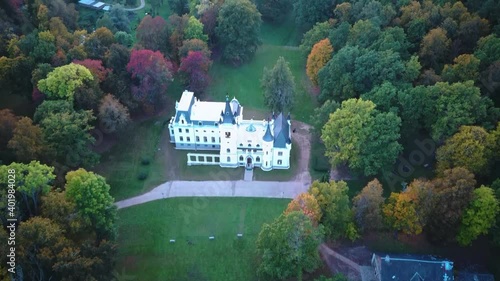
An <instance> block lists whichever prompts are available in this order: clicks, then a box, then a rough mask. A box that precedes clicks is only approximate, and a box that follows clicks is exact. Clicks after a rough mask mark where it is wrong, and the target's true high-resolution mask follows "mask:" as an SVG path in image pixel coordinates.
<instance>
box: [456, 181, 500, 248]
mask: <svg viewBox="0 0 500 281" xmlns="http://www.w3.org/2000/svg"><path fill="white" fill-rule="evenodd" d="M499 204H500V203H499V201H498V199H497V198H496V197H495V194H494V192H493V189H491V188H489V187H486V186H484V185H482V186H481V187H480V188H478V189H475V190H474V191H473V195H472V200H471V202H470V203H469V206H468V207H467V209H465V212H464V215H463V217H462V222H461V225H460V230H459V232H458V236H457V241H458V243H460V244H461V245H463V246H467V245H470V243H471V242H472V241H473V240H475V239H476V238H477V237H478V236H479V235H481V234H483V235H484V234H488V230H489V229H490V228H491V227H492V226H493V224H494V223H495V217H496V216H497V215H498V213H499V212H500V206H499Z"/></svg>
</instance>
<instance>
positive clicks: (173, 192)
mask: <svg viewBox="0 0 500 281" xmlns="http://www.w3.org/2000/svg"><path fill="white" fill-rule="evenodd" d="M309 185H310V182H278V181H242V180H240V181H168V182H166V183H163V184H161V185H160V186H158V187H156V188H154V189H153V190H151V191H149V192H147V193H144V194H142V195H139V196H135V197H132V198H129V199H125V200H122V201H118V202H116V203H115V205H116V206H117V207H118V209H122V208H127V207H130V206H134V205H139V204H143V203H146V202H150V201H154V200H160V199H165V198H173V197H262V198H290V199H292V198H295V197H296V196H297V195H299V194H300V193H302V192H306V191H307V189H308V188H309Z"/></svg>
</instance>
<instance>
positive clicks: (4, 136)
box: [0, 109, 18, 150]
mask: <svg viewBox="0 0 500 281" xmlns="http://www.w3.org/2000/svg"><path fill="white" fill-rule="evenodd" d="M17 122H18V117H16V115H14V113H13V112H12V110H10V109H0V150H1V149H3V148H5V147H6V145H7V143H8V142H9V140H10V139H12V136H13V135H14V130H15V128H16V124H17Z"/></svg>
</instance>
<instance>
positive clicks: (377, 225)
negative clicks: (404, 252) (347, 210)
mask: <svg viewBox="0 0 500 281" xmlns="http://www.w3.org/2000/svg"><path fill="white" fill-rule="evenodd" d="M382 192H383V189H382V184H380V182H379V181H378V179H374V180H372V181H370V182H369V183H368V184H367V185H366V186H365V187H364V188H363V189H362V190H361V192H360V193H358V195H356V197H354V198H353V199H352V212H353V215H354V220H355V222H356V225H357V227H358V229H359V230H361V231H363V232H365V231H369V230H378V229H381V228H382V226H383V218H382V205H383V204H384V197H383V196H382Z"/></svg>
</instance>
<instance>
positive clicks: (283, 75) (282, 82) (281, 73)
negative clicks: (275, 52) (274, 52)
mask: <svg viewBox="0 0 500 281" xmlns="http://www.w3.org/2000/svg"><path fill="white" fill-rule="evenodd" d="M294 80H295V78H294V77H293V74H292V72H291V71H290V67H289V65H288V62H287V61H285V59H284V58H283V57H279V58H278V61H276V64H275V65H274V67H273V68H271V69H268V68H266V67H264V73H263V75H262V80H261V85H262V88H263V90H264V100H265V101H266V105H267V106H268V107H269V108H270V109H271V110H273V111H275V112H283V111H284V110H285V109H290V108H291V107H292V105H293V101H294V98H295V97H294V96H295V81H294Z"/></svg>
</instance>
